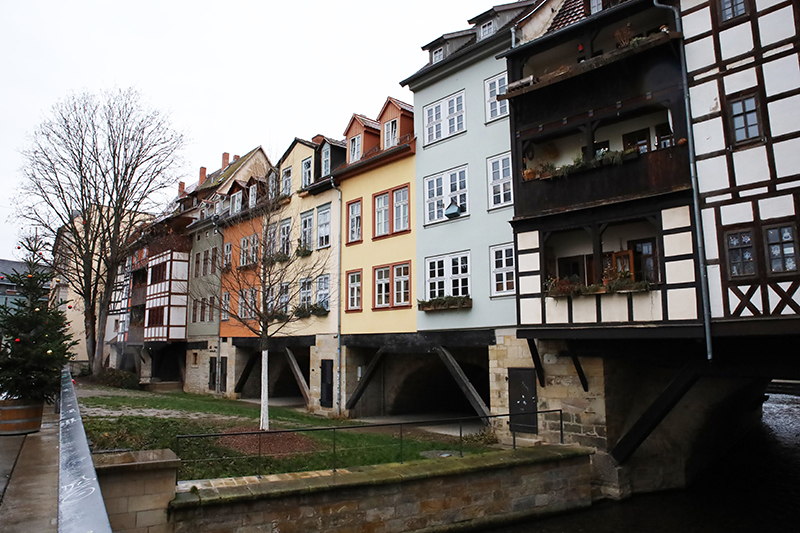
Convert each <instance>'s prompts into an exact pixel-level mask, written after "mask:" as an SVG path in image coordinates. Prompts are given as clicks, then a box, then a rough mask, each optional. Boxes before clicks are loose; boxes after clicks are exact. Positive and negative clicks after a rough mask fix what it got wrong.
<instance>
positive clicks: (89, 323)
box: [83, 303, 97, 373]
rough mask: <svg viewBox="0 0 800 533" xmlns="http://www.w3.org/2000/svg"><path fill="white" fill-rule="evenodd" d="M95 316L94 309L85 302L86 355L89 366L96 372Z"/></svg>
mask: <svg viewBox="0 0 800 533" xmlns="http://www.w3.org/2000/svg"><path fill="white" fill-rule="evenodd" d="M94 319H95V316H94V312H93V310H92V309H90V308H89V307H88V306H86V304H85V303H84V311H83V329H84V332H83V334H84V337H86V356H87V357H88V358H89V368H91V369H92V372H93V373H94V343H95V339H96V338H97V337H96V335H95V329H94V327H95V320H94Z"/></svg>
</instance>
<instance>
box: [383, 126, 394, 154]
mask: <svg viewBox="0 0 800 533" xmlns="http://www.w3.org/2000/svg"><path fill="white" fill-rule="evenodd" d="M392 146H397V119H394V120H390V121H389V122H387V123H386V124H384V125H383V148H384V149H387V148H391V147H392Z"/></svg>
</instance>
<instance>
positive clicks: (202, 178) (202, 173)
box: [197, 167, 206, 187]
mask: <svg viewBox="0 0 800 533" xmlns="http://www.w3.org/2000/svg"><path fill="white" fill-rule="evenodd" d="M204 181H206V167H200V181H199V182H198V183H197V186H198V187H199V186H200V185H202V184H203V182H204Z"/></svg>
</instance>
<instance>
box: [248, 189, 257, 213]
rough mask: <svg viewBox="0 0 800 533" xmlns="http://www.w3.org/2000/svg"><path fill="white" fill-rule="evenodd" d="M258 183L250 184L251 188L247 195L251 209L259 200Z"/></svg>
mask: <svg viewBox="0 0 800 533" xmlns="http://www.w3.org/2000/svg"><path fill="white" fill-rule="evenodd" d="M257 191H258V185H256V184H255V183H254V184H252V185H251V186H250V190H249V191H248V195H247V206H248V207H250V208H251V209H252V208H253V207H255V206H256V202H257V201H258V192H257Z"/></svg>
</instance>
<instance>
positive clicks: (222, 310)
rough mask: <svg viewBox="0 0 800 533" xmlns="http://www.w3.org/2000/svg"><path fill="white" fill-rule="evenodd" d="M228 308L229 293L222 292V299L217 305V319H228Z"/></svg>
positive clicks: (229, 305) (229, 304)
mask: <svg viewBox="0 0 800 533" xmlns="http://www.w3.org/2000/svg"><path fill="white" fill-rule="evenodd" d="M230 309H231V293H229V292H223V293H222V300H221V302H220V306H219V319H220V320H228V318H229V317H230Z"/></svg>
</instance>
